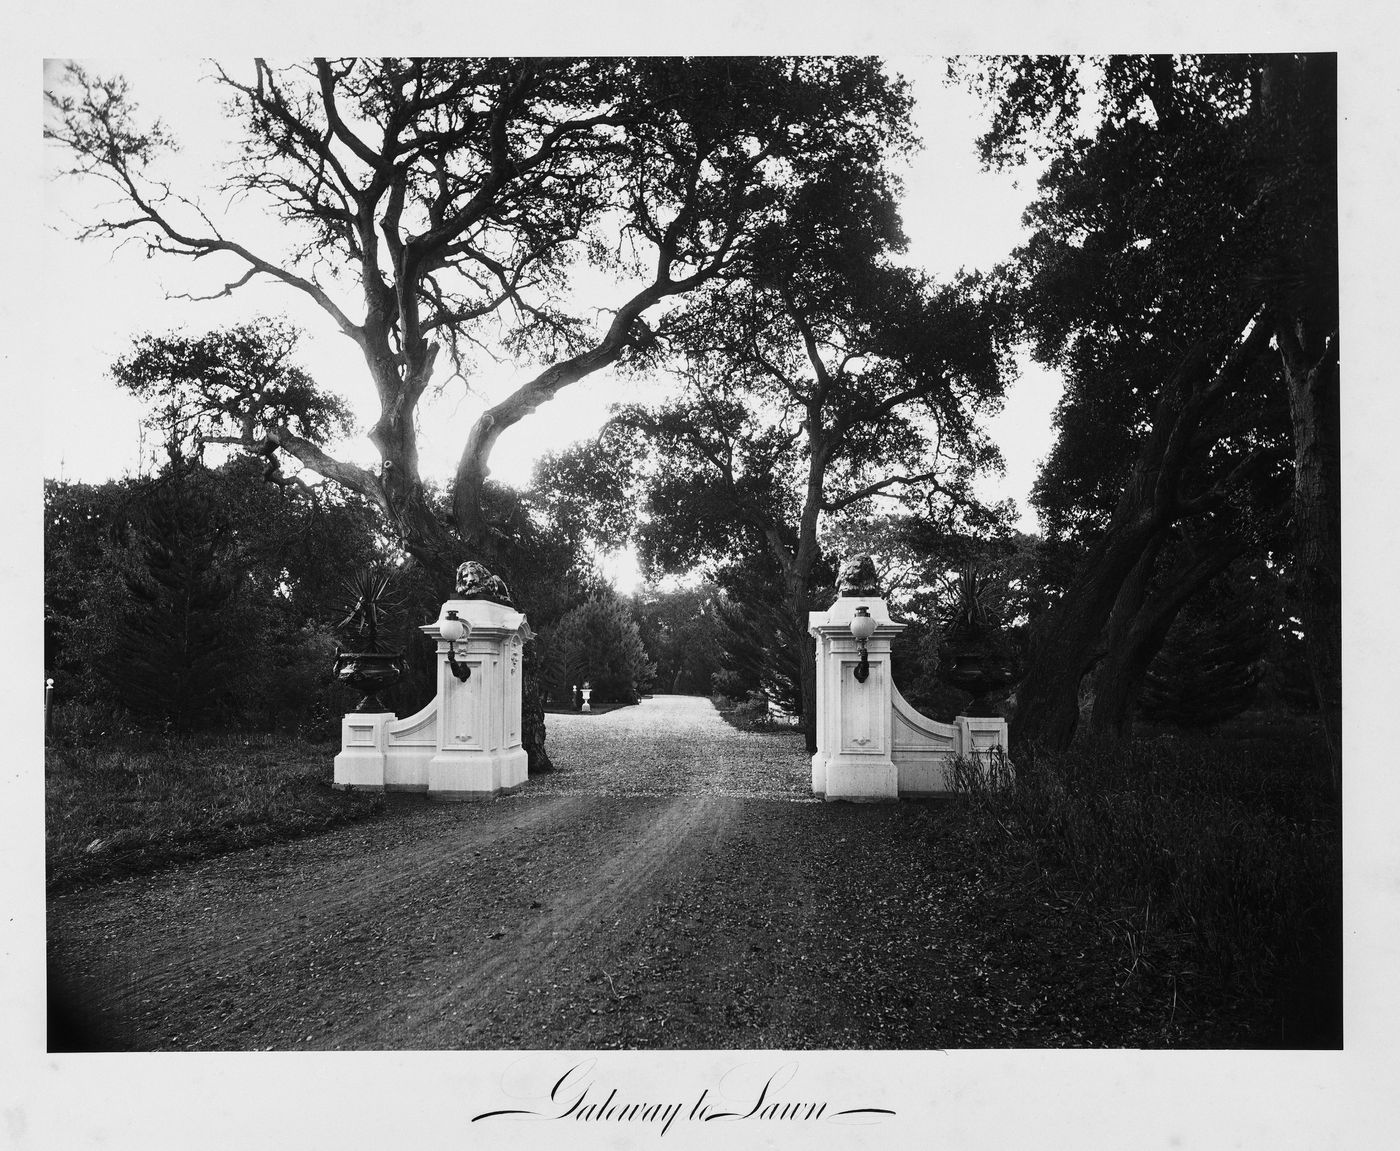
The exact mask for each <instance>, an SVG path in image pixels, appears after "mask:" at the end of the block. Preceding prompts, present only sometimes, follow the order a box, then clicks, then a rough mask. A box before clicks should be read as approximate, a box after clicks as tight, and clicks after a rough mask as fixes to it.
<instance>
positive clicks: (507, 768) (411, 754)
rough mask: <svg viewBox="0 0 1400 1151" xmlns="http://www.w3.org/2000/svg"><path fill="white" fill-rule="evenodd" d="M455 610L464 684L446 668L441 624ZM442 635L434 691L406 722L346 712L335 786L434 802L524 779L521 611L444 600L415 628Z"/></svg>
mask: <svg viewBox="0 0 1400 1151" xmlns="http://www.w3.org/2000/svg"><path fill="white" fill-rule="evenodd" d="M449 611H455V612H456V613H457V618H458V619H460V620H461V621H462V622H463V623H464V624H465V625H467V627H468V629H469V630H468V632H467V635H466V636H465V637H464V638H463V639H460V640H458V641H457V653H456V660H457V664H458V666H461V667H469V668H470V669H471V676H470V677H469V678H468V679H466V680H465V681H463V680H459V679H458V678H457V677H456V676H455V675H454V674H453V672H452V669H451V667H450V666H449V665H448V659H447V655H448V647H449V644H448V642H447V640H445V639H443V638H442V623H443V621H444V620H445V619H446V618H447V613H448V612H449ZM419 630H420V631H422V632H423V633H424V634H425V635H428V636H431V637H432V638H433V639H434V640H436V641H437V695H436V697H435V698H434V699H433V701H432V702H431V703H430V704H428V706H427V707H425V708H424V709H423V710H422V711H420V712H418V713H416V714H415V715H411V716H408V717H407V718H406V719H395V718H394V716H393V714H392V713H376V714H373V715H365V714H351V715H347V716H346V717H345V718H344V720H343V721H342V724H341V736H342V738H341V752H340V754H339V755H337V756H336V757H335V784H336V786H337V787H342V788H344V787H353V788H360V789H364V790H385V789H387V790H390V791H421V792H426V793H427V794H428V797H429V798H430V799H440V800H448V801H452V800H487V799H492V798H494V797H495V796H497V795H500V794H502V793H503V792H510V791H514V790H515V789H516V788H518V787H520V786H521V785H522V784H523V783H525V781H526V778H527V774H528V771H527V763H528V760H527V757H526V754H525V749H524V747H523V746H522V745H521V739H520V729H521V696H522V683H523V680H524V672H523V669H522V666H521V664H522V659H523V651H524V645H525V639H526V637H527V636H528V634H529V630H528V625H527V624H526V622H525V616H524V615H523V614H522V613H520V612H518V611H516V610H515V609H514V608H509V607H506V606H504V605H503V604H498V603H493V602H492V601H490V600H480V599H476V600H456V599H454V600H448V601H447V602H446V603H445V604H443V605H442V611H441V612H440V613H439V615H438V618H437V620H436V621H435V622H433V623H430V624H426V625H424V626H423V627H422V628H420V629H419Z"/></svg>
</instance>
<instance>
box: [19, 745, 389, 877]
mask: <svg viewBox="0 0 1400 1151" xmlns="http://www.w3.org/2000/svg"><path fill="white" fill-rule="evenodd" d="M334 754H335V748H334V747H333V746H331V747H329V748H328V747H327V745H326V744H324V743H320V744H315V743H308V742H306V741H304V740H300V739H295V738H291V737H286V736H281V737H273V736H268V735H246V736H245V735H225V736H205V737H201V738H198V739H195V738H184V739H176V738H168V739H160V738H156V737H146V738H142V739H139V740H137V739H130V740H122V739H117V740H116V741H114V742H109V743H106V744H97V745H91V744H87V743H85V742H79V741H63V742H59V743H56V744H54V745H51V746H50V748H49V749H48V752H47V754H46V757H45V759H46V762H45V846H46V858H47V865H48V888H49V890H50V891H51V892H54V891H60V890H64V889H67V888H71V887H74V886H78V885H81V884H84V883H89V882H97V881H101V880H105V879H111V878H115V877H118V876H122V875H131V874H135V873H140V872H146V871H152V870H155V869H157V868H160V867H163V866H166V865H168V864H171V863H176V862H179V861H183V860H191V859H201V858H205V857H208V856H212V855H217V854H220V853H222V852H225V851H232V850H237V849H239V848H246V847H254V846H258V845H261V844H265V843H270V842H273V841H276V840H283V839H290V838H294V837H296V836H299V835H305V834H308V833H311V832H315V831H322V830H325V829H327V828H330V827H334V826H336V825H338V824H341V823H345V822H348V821H350V820H354V819H360V818H363V817H364V816H366V815H370V814H372V813H374V812H377V811H380V810H382V809H383V806H384V801H383V798H382V797H381V796H376V795H366V794H363V793H353V792H340V791H335V790H334V789H333V788H332V787H331V760H332V757H333V756H334Z"/></svg>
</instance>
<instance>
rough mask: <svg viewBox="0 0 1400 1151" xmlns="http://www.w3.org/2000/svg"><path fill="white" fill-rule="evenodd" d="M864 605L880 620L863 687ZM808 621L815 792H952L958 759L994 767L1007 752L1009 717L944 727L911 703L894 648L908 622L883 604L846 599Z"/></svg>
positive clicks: (866, 798) (861, 796)
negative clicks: (895, 671) (812, 654)
mask: <svg viewBox="0 0 1400 1151" xmlns="http://www.w3.org/2000/svg"><path fill="white" fill-rule="evenodd" d="M860 607H865V608H867V609H868V610H869V612H870V618H871V619H873V620H874V621H875V632H874V634H873V635H872V636H871V637H870V639H868V640H867V641H866V645H865V646H866V651H867V652H868V653H869V659H870V675H869V677H868V678H867V679H866V680H865V682H864V683H861V682H860V681H859V680H857V679H856V677H855V669H856V666H857V664H859V662H860V644H859V643H858V642H857V640H856V638H855V636H853V635H852V634H851V621H852V620H853V619H854V618H855V616H856V609H857V608H860ZM808 623H809V630H810V631H811V633H812V635H813V636H814V637H815V638H816V642H817V753H816V755H814V756H813V757H812V791H813V793H814V794H816V795H820V796H822V797H823V798H825V799H829V800H834V799H846V800H854V801H859V802H876V801H882V800H894V799H898V798H899V797H901V796H906V797H909V798H926V797H933V796H945V795H950V794H952V792H953V761H954V760H956V759H959V758H962V759H968V760H972V761H974V762H975V763H979V764H982V765H988V764H989V763H990V757H991V756H992V755H993V754H995V753H996V752H997V751H1000V752H1002V753H1004V752H1005V751H1006V747H1007V728H1006V721H1005V720H1004V719H995V718H980V717H970V716H965V715H960V716H958V717H957V718H956V719H955V720H954V721H953V723H951V724H946V723H939V722H937V721H936V720H932V719H929V718H928V717H927V716H924V715H920V714H919V713H918V712H917V711H915V710H914V709H913V708H912V707H911V706H910V705H909V703H908V702H907V701H906V700H905V699H904V697H903V696H902V695H901V694H900V692H899V688H898V687H896V686H895V683H894V679H893V677H892V676H891V674H890V643H891V641H892V640H893V639H894V637H895V636H897V635H898V634H899V633H900V632H901V631H903V630H904V628H905V627H906V626H907V625H905V624H902V623H896V622H895V621H894V620H892V619H891V618H890V613H889V607H888V605H887V604H886V603H885V601H884V600H883V599H880V598H878V597H873V596H869V597H867V596H842V597H841V598H840V599H838V600H837V601H836V603H835V604H833V605H832V607H831V610H830V611H814V612H812V613H811V615H810V616H809V619H808Z"/></svg>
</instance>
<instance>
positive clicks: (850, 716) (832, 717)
mask: <svg viewBox="0 0 1400 1151" xmlns="http://www.w3.org/2000/svg"><path fill="white" fill-rule="evenodd" d="M859 607H865V608H868V609H869V610H870V616H871V618H872V619H873V620H874V621H875V632H874V634H873V635H872V636H871V637H870V638H869V639H868V640H866V643H865V647H866V652H867V654H868V657H869V661H870V674H869V676H868V677H867V678H866V680H865V682H864V683H862V682H860V681H859V680H857V679H856V676H855V671H856V666H857V665H858V664H859V663H860V645H859V643H857V641H856V638H855V636H853V635H852V634H851V620H852V619H854V618H855V615H856V609H857V608H859ZM906 626H907V625H905V624H902V623H896V622H894V621H893V620H892V619H890V613H889V609H888V607H887V606H886V604H885V601H884V600H883V599H880V598H878V597H872V596H842V597H841V598H840V599H838V600H837V601H836V602H835V603H834V604H833V605H832V606H831V609H830V610H829V611H814V612H812V613H811V614H810V615H809V617H808V629H809V630H810V631H811V633H812V635H813V636H814V637H815V638H816V641H817V753H816V755H814V756H813V757H812V791H813V792H814V793H815V794H817V795H820V796H823V797H825V798H826V799H846V800H853V801H857V802H869V801H879V800H888V799H897V798H898V797H899V776H898V772H897V771H896V769H895V764H894V758H893V756H894V711H893V708H894V681H893V680H892V678H891V676H890V642H891V641H892V640H893V639H894V637H895V636H897V635H898V634H899V633H900V632H902V631H903V630H904V629H905V627H906Z"/></svg>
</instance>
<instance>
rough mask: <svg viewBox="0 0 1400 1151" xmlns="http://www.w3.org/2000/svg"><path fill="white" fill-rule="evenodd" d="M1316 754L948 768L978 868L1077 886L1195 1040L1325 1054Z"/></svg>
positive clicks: (1221, 749)
mask: <svg viewBox="0 0 1400 1151" xmlns="http://www.w3.org/2000/svg"><path fill="white" fill-rule="evenodd" d="M1321 755H1322V750H1321V748H1320V747H1318V746H1317V745H1316V744H1315V741H1313V740H1310V739H1298V738H1296V734H1284V733H1282V732H1280V733H1278V734H1277V736H1276V738H1274V739H1272V740H1262V739H1258V738H1256V739H1254V740H1252V741H1250V742H1249V743H1248V744H1245V743H1243V742H1241V743H1228V742H1223V741H1212V740H1210V739H1206V738H1199V737H1188V736H1166V737H1161V738H1157V739H1153V740H1139V741H1137V742H1134V743H1132V744H1128V745H1116V746H1114V745H1094V744H1082V745H1077V746H1076V747H1074V748H1073V749H1072V750H1070V751H1069V752H1066V753H1064V754H1059V755H1047V754H1043V753H1036V752H1034V751H1027V752H1024V753H1021V754H1019V755H1018V758H1017V759H1016V761H1015V763H1014V764H1012V763H1009V762H1008V761H1006V760H1005V758H1004V757H998V758H996V759H995V760H994V761H993V762H992V763H991V764H990V766H989V765H987V764H986V763H982V764H980V765H979V764H973V763H970V762H968V761H966V760H964V761H959V762H958V763H957V764H956V765H955V769H954V772H955V786H956V790H957V791H958V792H959V794H960V795H961V797H962V802H963V805H964V808H965V810H967V811H968V812H969V814H970V815H971V817H972V822H973V824H974V825H975V830H976V831H978V832H980V834H974V835H971V836H970V837H969V842H971V843H975V844H977V845H978V846H977V848H976V850H978V851H980V852H981V853H983V854H984V856H985V858H984V860H982V864H983V865H985V866H989V867H996V866H998V865H1000V867H1001V870H1002V871H1003V872H1006V873H1010V872H1011V871H1012V870H1013V869H1014V870H1016V871H1017V873H1018V874H1021V875H1024V874H1026V869H1027V866H1028V865H1030V868H1031V871H1032V872H1033V873H1034V874H1036V875H1038V876H1039V877H1042V878H1046V879H1049V878H1051V877H1053V881H1054V882H1055V883H1057V884H1059V883H1062V882H1068V883H1069V885H1070V886H1072V887H1073V888H1074V889H1075V891H1076V892H1077V893H1078V896H1077V899H1078V900H1079V901H1081V902H1082V903H1084V904H1085V905H1087V906H1088V907H1089V908H1090V910H1091V912H1092V917H1093V920H1094V921H1095V922H1097V923H1098V925H1099V927H1100V929H1101V930H1103V931H1106V932H1109V933H1110V934H1112V935H1114V936H1115V937H1116V938H1117V939H1118V940H1119V943H1120V944H1121V949H1122V951H1121V953H1122V961H1123V966H1124V971H1123V974H1124V977H1125V978H1126V979H1130V980H1132V981H1135V982H1136V983H1137V984H1138V985H1139V986H1140V987H1141V988H1142V989H1143V991H1144V992H1145V993H1147V994H1148V995H1149V996H1151V997H1155V998H1156V999H1157V1000H1158V1001H1159V1002H1161V1003H1164V1004H1169V1005H1170V1014H1171V1018H1172V1019H1173V1021H1174V1022H1176V1023H1178V1024H1181V1025H1182V1026H1183V1027H1184V1034H1185V1035H1186V1036H1187V1037H1188V1041H1189V1035H1190V1032H1191V1030H1192V1027H1191V1021H1192V1019H1194V1020H1195V1022H1196V1024H1197V1025H1198V1027H1197V1029H1198V1030H1200V1031H1202V1032H1204V1031H1206V1030H1211V1031H1213V1032H1214V1033H1216V1034H1219V1033H1220V1032H1221V1030H1222V1024H1225V1025H1227V1027H1226V1029H1228V1026H1233V1027H1234V1028H1235V1031H1236V1033H1237V1034H1238V1036H1239V1039H1240V1044H1239V1045H1243V1046H1260V1047H1333V1046H1339V1045H1340V1041H1341V1034H1340V1011H1341V1003H1340V970H1341V968H1340V963H1341V955H1340V953H1341V931H1340V924H1341V919H1340V907H1341V863H1340V859H1341V836H1340V821H1339V814H1338V808H1337V806H1336V804H1335V801H1334V800H1333V799H1332V797H1331V796H1330V794H1329V792H1328V788H1327V786H1326V784H1325V780H1324V773H1323V771H1322V768H1321V764H1322V763H1323V762H1325V761H1324V760H1323V759H1321V758H1320V757H1321Z"/></svg>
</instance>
